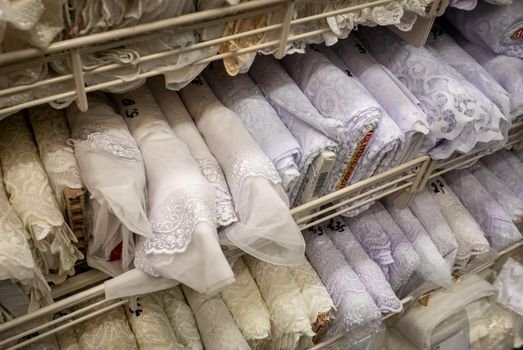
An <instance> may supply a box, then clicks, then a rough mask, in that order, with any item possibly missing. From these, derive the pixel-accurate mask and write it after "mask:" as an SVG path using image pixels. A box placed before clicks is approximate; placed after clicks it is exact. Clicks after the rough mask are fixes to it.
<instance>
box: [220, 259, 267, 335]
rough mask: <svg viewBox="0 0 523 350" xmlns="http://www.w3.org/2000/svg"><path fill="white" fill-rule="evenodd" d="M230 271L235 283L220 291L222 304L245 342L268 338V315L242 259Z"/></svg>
mask: <svg viewBox="0 0 523 350" xmlns="http://www.w3.org/2000/svg"><path fill="white" fill-rule="evenodd" d="M232 270H233V271H234V276H235V277H236V282H234V283H233V284H231V285H229V286H227V287H225V288H224V289H223V290H222V291H221V296H222V299H223V302H224V303H225V305H227V308H228V309H229V311H230V312H231V315H232V317H233V318H234V321H236V325H237V326H238V328H239V329H240V331H241V332H242V334H243V336H244V337H245V339H246V340H247V341H252V340H261V339H267V338H269V336H270V335H271V319H270V314H269V310H268V309H267V306H266V305H265V302H264V301H263V298H262V296H261V294H260V290H259V289H258V286H257V285H256V282H255V281H254V278H253V277H252V275H251V273H250V272H249V270H248V269H247V266H245V263H244V262H243V260H242V259H238V260H236V261H235V262H234V265H233V267H232Z"/></svg>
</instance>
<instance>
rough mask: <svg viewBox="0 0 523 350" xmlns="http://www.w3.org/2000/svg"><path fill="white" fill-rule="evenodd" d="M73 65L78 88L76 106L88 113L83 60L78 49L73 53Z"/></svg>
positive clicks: (75, 82)
mask: <svg viewBox="0 0 523 350" xmlns="http://www.w3.org/2000/svg"><path fill="white" fill-rule="evenodd" d="M71 64H72V67H73V76H74V85H75V87H76V104H77V105H78V109H79V110H80V111H81V112H87V109H88V105H87V95H86V94H85V81H84V75H83V72H82V58H81V57H80V52H78V49H76V50H73V51H72V52H71Z"/></svg>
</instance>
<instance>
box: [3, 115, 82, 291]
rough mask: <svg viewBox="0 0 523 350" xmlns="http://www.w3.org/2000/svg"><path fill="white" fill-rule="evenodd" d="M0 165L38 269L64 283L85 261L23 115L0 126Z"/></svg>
mask: <svg viewBox="0 0 523 350" xmlns="http://www.w3.org/2000/svg"><path fill="white" fill-rule="evenodd" d="M0 161H1V165H2V170H3V174H4V183H5V190H6V192H7V194H8V197H9V201H10V202H11V205H12V206H13V208H14V210H15V212H16V213H17V215H18V217H19V218H20V220H21V221H22V223H23V224H24V226H25V229H26V230H27V231H28V232H29V233H30V234H31V239H32V243H33V247H34V248H33V249H34V253H35V258H36V263H37V265H38V268H40V270H41V271H42V272H43V274H44V275H45V277H46V278H47V280H48V281H51V282H53V283H61V282H63V281H64V280H65V279H66V278H67V276H68V275H69V276H71V275H73V274H74V264H75V262H76V261H77V260H80V259H83V255H82V253H80V251H79V250H78V249H77V248H76V247H75V246H74V244H73V243H74V242H77V240H76V237H75V236H74V234H73V232H72V231H71V229H70V228H69V226H68V225H67V224H66V222H65V220H64V217H63V215H62V213H61V210H60V207H59V204H58V203H57V201H56V197H55V195H54V193H53V190H52V188H51V185H50V184H49V179H48V177H47V174H46V173H45V170H44V167H43V165H42V163H41V161H40V157H39V156H38V149H37V147H36V144H35V143H34V139H33V135H32V133H31V129H30V127H29V123H28V121H27V120H26V119H25V118H24V116H23V115H22V114H21V113H18V114H15V115H13V116H10V117H9V118H6V119H4V120H2V121H1V122H0Z"/></svg>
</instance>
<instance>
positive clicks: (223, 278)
mask: <svg viewBox="0 0 523 350" xmlns="http://www.w3.org/2000/svg"><path fill="white" fill-rule="evenodd" d="M114 98H115V100H116V101H117V102H118V107H119V109H120V114H121V115H122V116H124V117H125V118H124V119H125V122H126V124H127V126H128V127H129V130H130V132H131V134H132V135H133V138H134V139H135V140H136V143H137V144H138V147H140V151H141V153H142V155H143V157H144V163H145V170H146V175H147V194H148V211H149V220H150V221H151V227H152V231H153V236H152V237H151V238H145V237H143V238H142V237H139V238H138V242H137V244H136V252H135V260H134V264H135V266H136V267H137V268H139V269H141V270H143V271H145V272H147V273H149V274H151V275H153V276H162V277H166V278H171V279H175V280H177V281H179V282H181V283H184V284H186V285H188V286H190V287H192V288H195V289H196V290H198V291H200V292H203V293H209V294H210V293H213V292H215V291H216V290H217V289H219V288H221V287H223V286H224V285H227V284H229V283H231V282H232V281H233V280H234V276H233V273H232V271H231V268H230V266H229V264H228V262H227V260H226V259H225V257H224V256H223V253H222V251H221V249H220V247H219V245H218V240H217V233H216V222H215V204H216V200H215V197H214V190H213V188H212V187H211V185H210V184H209V183H208V182H207V181H206V180H205V179H204V178H203V175H202V174H201V172H200V169H199V167H198V164H197V163H196V161H195V160H194V159H193V158H192V156H191V154H190V152H189V149H188V148H187V145H186V144H185V143H184V142H183V141H182V140H181V139H179V138H178V137H177V136H176V135H175V134H174V133H173V131H172V129H171V127H170V126H169V124H168V123H167V121H166V120H165V117H164V116H163V114H162V112H161V110H160V108H159V106H158V105H157V104H156V101H155V99H154V97H153V95H152V93H151V91H150V90H149V88H148V87H147V86H146V85H144V86H142V87H140V88H139V89H137V90H134V91H132V92H129V93H126V94H121V95H114ZM196 236H198V239H196V240H195V241H193V240H194V239H195V238H196ZM204 241H205V243H204ZM189 243H191V244H189ZM195 256H206V257H207V259H209V260H207V259H195ZM211 257H212V259H214V260H212V261H211Z"/></svg>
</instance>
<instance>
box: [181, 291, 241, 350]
mask: <svg viewBox="0 0 523 350" xmlns="http://www.w3.org/2000/svg"><path fill="white" fill-rule="evenodd" d="M182 290H183V293H184V294H185V297H186V298H187V301H188V302H189V305H190V306H191V309H192V311H193V312H194V316H195V317H196V322H197V323H198V328H199V330H200V335H201V337H202V341H203V345H204V346H205V349H206V350H222V349H231V350H249V349H250V347H249V345H248V344H247V341H246V340H245V338H244V337H243V336H242V334H241V332H240V330H239V329H238V327H237V326H236V324H235V323H234V320H233V318H232V316H231V314H230V313H229V310H228V309H227V306H225V304H224V303H223V301H222V299H221V298H220V296H219V295H217V296H214V297H210V298H209V297H206V296H205V295H203V294H199V293H198V292H196V291H194V290H192V289H191V288H188V287H186V286H182Z"/></svg>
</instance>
